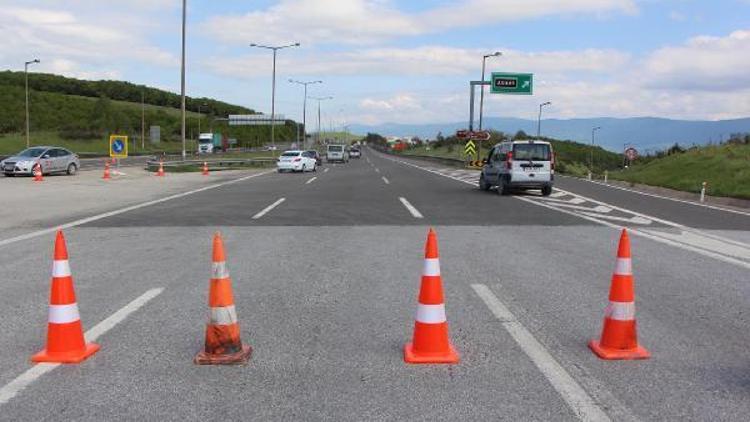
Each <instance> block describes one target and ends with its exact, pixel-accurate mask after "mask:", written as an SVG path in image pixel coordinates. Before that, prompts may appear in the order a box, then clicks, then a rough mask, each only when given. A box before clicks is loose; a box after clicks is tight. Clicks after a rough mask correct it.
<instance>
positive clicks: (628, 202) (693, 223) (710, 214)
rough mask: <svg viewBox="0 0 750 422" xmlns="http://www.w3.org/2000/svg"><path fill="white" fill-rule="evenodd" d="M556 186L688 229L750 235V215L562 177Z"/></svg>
mask: <svg viewBox="0 0 750 422" xmlns="http://www.w3.org/2000/svg"><path fill="white" fill-rule="evenodd" d="M555 182H556V183H555V186H557V187H559V188H561V189H565V190H568V191H571V192H575V193H577V194H580V195H583V196H587V197H589V198H593V199H596V200H599V201H602V202H606V203H608V204H612V205H615V206H618V207H623V208H627V209H630V210H633V211H636V212H640V213H643V214H647V215H650V216H653V217H657V218H661V219H664V220H668V221H672V222H675V223H678V224H682V225H684V226H687V227H693V228H697V229H711V230H744V231H750V216H748V215H743V214H738V213H733V212H729V211H722V210H717V209H713V208H708V207H703V206H697V205H691V204H685V203H682V202H676V201H671V200H669V199H663V198H658V197H654V196H646V195H642V194H639V193H636V192H630V191H625V190H622V189H615V188H612V187H608V186H603V185H601V184H597V183H591V182H588V181H586V180H581V179H577V178H572V177H558V178H557V180H556V181H555Z"/></svg>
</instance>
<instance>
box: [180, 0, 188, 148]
mask: <svg viewBox="0 0 750 422" xmlns="http://www.w3.org/2000/svg"><path fill="white" fill-rule="evenodd" d="M186 19H187V0H182V63H181V65H180V97H181V102H180V112H181V120H182V131H181V134H180V135H181V138H182V159H183V160H185V159H186V158H187V152H186V151H185V114H186V113H185V23H186Z"/></svg>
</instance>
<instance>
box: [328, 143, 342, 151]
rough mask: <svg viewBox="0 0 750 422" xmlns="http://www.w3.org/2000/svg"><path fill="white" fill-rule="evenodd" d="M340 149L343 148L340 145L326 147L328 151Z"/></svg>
mask: <svg viewBox="0 0 750 422" xmlns="http://www.w3.org/2000/svg"><path fill="white" fill-rule="evenodd" d="M342 150H343V148H342V147H341V145H331V146H329V147H328V151H331V152H341V151H342Z"/></svg>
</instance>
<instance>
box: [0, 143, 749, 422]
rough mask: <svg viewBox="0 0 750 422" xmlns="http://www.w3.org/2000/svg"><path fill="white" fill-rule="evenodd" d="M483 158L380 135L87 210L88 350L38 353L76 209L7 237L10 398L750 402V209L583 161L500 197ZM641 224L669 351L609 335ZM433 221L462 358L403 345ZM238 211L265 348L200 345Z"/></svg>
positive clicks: (726, 414)
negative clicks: (220, 258) (335, 155)
mask: <svg viewBox="0 0 750 422" xmlns="http://www.w3.org/2000/svg"><path fill="white" fill-rule="evenodd" d="M476 175H477V173H476V172H471V171H468V170H456V169H448V168H442V167H440V166H436V165H434V164H431V163H423V162H418V161H408V160H404V159H397V158H393V157H390V156H385V155H382V154H380V153H378V152H375V151H372V150H369V149H366V150H365V151H364V156H363V158H362V159H359V160H352V161H351V162H350V163H348V164H345V165H324V166H323V167H322V168H320V169H319V170H318V171H317V172H315V173H305V174H277V173H275V172H264V173H255V174H251V175H249V176H248V175H245V174H244V173H238V174H237V178H238V179H239V178H240V177H242V179H241V180H239V181H237V182H234V183H225V182H222V183H219V184H217V185H215V186H211V187H208V188H205V189H201V190H199V191H197V192H193V193H190V194H187V195H184V196H176V197H174V198H173V199H169V200H165V201H161V202H157V203H154V204H151V205H149V206H144V207H135V208H134V209H132V210H129V211H126V212H119V213H113V214H112V215H110V216H103V217H101V218H95V219H91V220H90V221H89V222H88V223H85V224H81V225H77V226H75V227H71V228H68V229H67V230H66V237H67V239H68V249H69V252H70V255H71V266H72V270H73V277H74V279H75V282H76V289H77V291H76V293H77V296H78V304H79V308H80V312H81V318H82V320H83V324H84V328H85V329H86V330H91V331H93V333H92V332H89V335H92V336H95V337H98V338H97V342H98V343H99V344H101V346H102V349H101V351H99V352H98V353H97V354H96V355H94V356H93V357H91V358H89V359H88V360H87V361H85V362H83V363H82V364H80V365H64V366H58V367H51V368H47V367H34V366H32V365H31V364H30V363H29V357H30V356H31V355H32V354H33V353H35V352H37V351H38V350H39V349H40V348H41V347H42V346H43V342H44V338H45V330H46V318H47V309H46V308H47V298H48V289H49V276H50V274H49V269H50V260H51V254H52V240H53V233H50V232H42V233H36V234H35V233H34V231H35V230H45V229H49V228H50V227H51V226H52V225H53V224H55V223H54V222H50V223H49V224H48V225H45V223H44V222H38V223H37V224H38V225H37V227H25V229H27V230H28V232H29V233H30V235H29V236H28V238H24V239H22V240H18V241H13V242H10V243H8V242H6V243H2V239H0V262H2V270H3V271H2V272H3V274H2V281H0V350H2V353H0V420H52V419H54V420H91V421H101V420H137V419H140V420H240V419H241V420H430V419H431V420H451V421H455V420H556V421H557V420H608V419H611V420H654V421H661V420H680V421H682V420H737V421H744V420H747V415H748V414H750V398H749V397H750V351H749V349H748V344H750V330H749V329H748V328H749V327H750V318H749V317H748V314H749V313H748V305H750V247H749V246H748V243H750V236H749V234H750V215H748V214H745V213H742V212H734V211H722V210H718V209H711V208H706V207H700V206H695V205H688V204H680V203H677V202H674V201H670V200H668V199H659V198H653V197H645V196H642V195H638V194H635V193H629V192H625V191H621V190H615V189H611V188H608V187H604V186H598V185H593V184H590V183H586V182H582V181H577V180H572V179H562V178H561V179H560V180H558V184H557V186H556V187H557V188H559V189H556V191H555V192H554V193H553V196H551V197H549V198H543V197H541V196H540V195H538V194H536V193H528V194H524V195H515V196H499V195H496V194H495V193H494V192H482V191H479V190H478V189H477V188H476ZM19 212H22V210H19ZM622 226H625V227H628V228H629V229H630V230H631V234H632V236H631V240H632V246H633V259H634V274H635V280H636V295H637V299H636V300H637V319H638V329H639V340H640V343H641V344H642V345H643V346H644V347H646V348H647V349H648V350H649V351H650V352H651V354H652V357H651V359H649V360H643V361H603V360H600V359H598V358H597V357H596V356H595V355H593V354H592V353H591V352H590V351H589V349H588V348H587V346H586V345H587V342H588V340H589V339H591V338H595V337H598V335H599V333H600V330H601V325H602V317H603V312H604V307H605V305H606V303H607V295H608V290H609V283H610V277H611V273H612V270H613V268H614V255H615V251H616V242H617V238H618V236H619V232H618V230H619V228H620V227H622ZM429 227H434V228H435V229H436V231H437V233H438V239H439V245H440V258H441V268H442V275H443V282H444V288H445V294H446V308H447V316H448V321H449V324H450V335H451V338H452V340H453V343H454V344H455V346H456V348H457V350H458V351H459V353H460V354H461V362H460V363H459V364H457V365H425V366H413V365H406V364H404V362H403V356H402V347H403V344H404V343H405V342H407V341H409V340H410V337H411V334H412V328H413V321H414V313H415V309H416V305H417V301H416V297H417V292H418V289H419V280H420V272H421V268H422V257H423V245H424V241H425V237H426V234H427V229H428V228H429ZM217 230H220V231H221V232H222V233H223V235H224V238H225V242H226V248H227V254H228V257H227V263H228V266H229V271H230V273H231V275H232V278H233V282H234V296H235V303H236V307H237V312H238V315H239V321H240V325H241V327H242V337H243V341H244V342H246V343H248V344H250V345H252V346H253V348H254V353H253V356H252V358H251V360H250V362H249V364H248V365H247V366H239V367H199V366H195V365H193V363H192V358H193V356H194V355H195V353H197V352H198V351H199V350H200V349H201V347H202V344H203V335H204V329H205V326H204V324H205V319H206V315H207V304H206V302H207V289H208V278H209V276H210V269H211V267H210V264H211V261H210V258H211V255H210V253H211V251H210V247H211V235H212V233H214V232H215V231H217ZM37 234H38V235H37ZM113 316H114V317H113Z"/></svg>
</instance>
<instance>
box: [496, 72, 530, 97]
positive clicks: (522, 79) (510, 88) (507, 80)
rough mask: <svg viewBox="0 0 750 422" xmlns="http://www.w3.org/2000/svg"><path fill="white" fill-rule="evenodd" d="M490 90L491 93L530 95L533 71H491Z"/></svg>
mask: <svg viewBox="0 0 750 422" xmlns="http://www.w3.org/2000/svg"><path fill="white" fill-rule="evenodd" d="M490 92H491V93H493V94H511V95H532V94H533V93H534V74H533V73H504V72H492V81H491V85H490Z"/></svg>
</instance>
